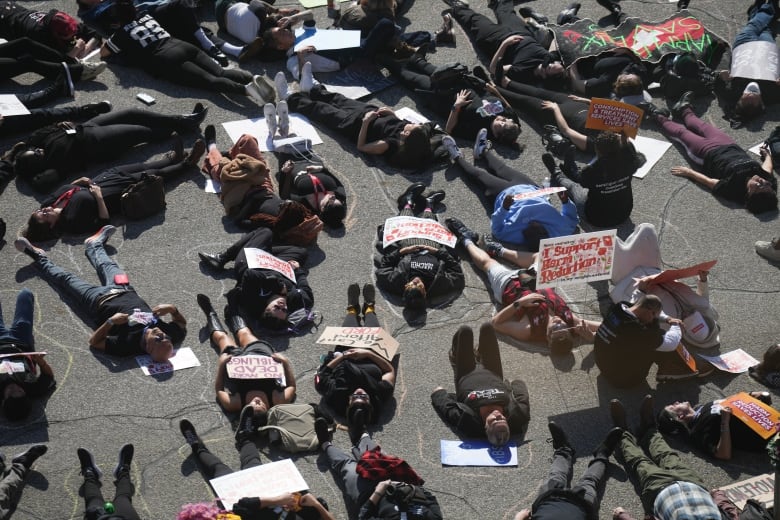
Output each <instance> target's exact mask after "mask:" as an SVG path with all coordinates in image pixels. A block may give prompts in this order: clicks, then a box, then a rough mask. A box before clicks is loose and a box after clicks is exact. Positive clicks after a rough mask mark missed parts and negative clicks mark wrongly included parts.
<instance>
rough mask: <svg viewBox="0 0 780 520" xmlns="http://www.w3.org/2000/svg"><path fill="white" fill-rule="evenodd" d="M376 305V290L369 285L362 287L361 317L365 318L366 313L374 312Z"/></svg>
mask: <svg viewBox="0 0 780 520" xmlns="http://www.w3.org/2000/svg"><path fill="white" fill-rule="evenodd" d="M375 305H376V289H375V288H374V286H373V285H372V284H370V283H367V284H366V285H364V286H363V316H364V317H365V315H366V313H367V312H375V311H374V306H375Z"/></svg>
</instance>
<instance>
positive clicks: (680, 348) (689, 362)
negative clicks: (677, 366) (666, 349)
mask: <svg viewBox="0 0 780 520" xmlns="http://www.w3.org/2000/svg"><path fill="white" fill-rule="evenodd" d="M674 351H675V352H677V355H678V356H680V359H682V360H683V363H685V365H686V366H687V367H688V368H690V369H691V372H696V370H697V369H696V360H695V359H693V356H691V353H690V352H688V349H687V348H685V346H684V345H683V344H682V343H680V344H679V345H677V348H676V349H674Z"/></svg>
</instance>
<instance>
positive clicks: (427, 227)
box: [382, 217, 458, 247]
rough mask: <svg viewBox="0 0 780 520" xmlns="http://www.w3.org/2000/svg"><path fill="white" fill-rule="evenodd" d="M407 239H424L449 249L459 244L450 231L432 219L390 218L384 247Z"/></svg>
mask: <svg viewBox="0 0 780 520" xmlns="http://www.w3.org/2000/svg"><path fill="white" fill-rule="evenodd" d="M406 238H424V239H426V240H433V241H434V242H436V243H438V244H444V245H445V246H448V247H455V244H456V243H457V242H458V239H457V238H455V235H453V234H452V233H451V232H450V230H449V229H447V228H446V227H444V226H443V225H442V224H440V223H439V222H438V221H436V220H433V219H432V218H417V217H390V218H389V219H387V220H385V232H384V235H383V236H382V247H387V246H389V245H390V244H395V243H396V242H398V241H399V240H404V239H406Z"/></svg>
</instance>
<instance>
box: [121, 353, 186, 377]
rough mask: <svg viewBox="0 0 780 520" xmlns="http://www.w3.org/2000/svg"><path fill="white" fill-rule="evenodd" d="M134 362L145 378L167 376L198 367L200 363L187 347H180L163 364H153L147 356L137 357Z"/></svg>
mask: <svg viewBox="0 0 780 520" xmlns="http://www.w3.org/2000/svg"><path fill="white" fill-rule="evenodd" d="M135 362H136V363H138V366H139V367H141V371H142V372H143V373H144V374H145V375H147V376H155V375H157V374H167V373H168V372H173V371H175V370H183V369H185V368H192V367H199V366H200V361H198V358H197V357H195V353H194V352H193V351H192V349H191V348H189V347H182V348H179V349H176V350H174V351H173V357H172V358H171V359H169V360H168V361H165V362H163V363H155V362H154V361H152V357H151V356H149V355H146V354H145V355H143V356H137V357H136V358H135Z"/></svg>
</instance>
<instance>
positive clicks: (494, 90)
mask: <svg viewBox="0 0 780 520" xmlns="http://www.w3.org/2000/svg"><path fill="white" fill-rule="evenodd" d="M485 90H487V91H488V92H490V93H491V94H493V95H494V96H498V95H500V93H499V92H498V89H497V88H496V86H495V85H494V84H493V83H485Z"/></svg>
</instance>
